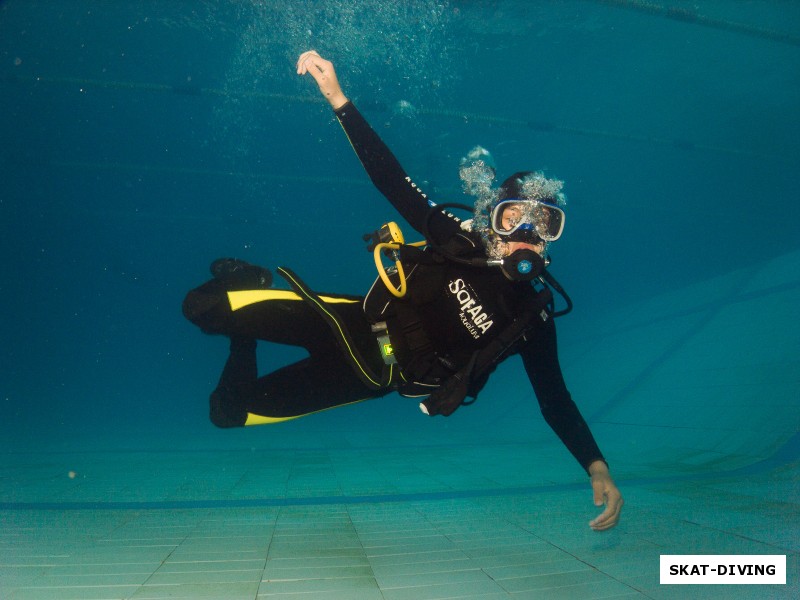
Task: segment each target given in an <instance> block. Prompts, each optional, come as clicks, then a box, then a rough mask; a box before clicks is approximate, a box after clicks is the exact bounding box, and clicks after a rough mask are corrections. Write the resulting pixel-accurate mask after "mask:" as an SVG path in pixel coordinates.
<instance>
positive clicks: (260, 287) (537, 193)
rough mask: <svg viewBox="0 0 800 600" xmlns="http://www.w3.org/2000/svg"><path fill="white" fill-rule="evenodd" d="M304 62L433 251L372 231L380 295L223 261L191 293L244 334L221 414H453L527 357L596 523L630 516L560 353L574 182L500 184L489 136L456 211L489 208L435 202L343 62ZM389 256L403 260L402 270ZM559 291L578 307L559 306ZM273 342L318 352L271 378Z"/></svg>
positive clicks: (536, 178)
mask: <svg viewBox="0 0 800 600" xmlns="http://www.w3.org/2000/svg"><path fill="white" fill-rule="evenodd" d="M297 73H298V75H301V76H302V75H305V74H310V75H311V76H312V77H313V78H314V79H315V81H316V83H317V85H318V86H319V89H320V91H321V92H322V94H323V96H324V97H325V99H326V100H327V101H328V102H329V103H330V105H331V106H332V108H333V110H334V114H335V115H336V117H337V119H338V120H339V123H340V124H341V125H342V128H343V129H344V131H345V134H346V135H347V137H348V139H349V141H350V143H351V145H352V147H353V149H354V150H355V152H356V154H357V156H358V158H359V159H360V161H361V163H362V165H363V166H364V168H365V170H366V172H367V174H368V175H369V177H370V179H371V180H372V182H373V183H374V185H375V186H376V188H377V189H378V190H379V191H380V192H381V193H382V194H383V195H384V196H385V197H386V198H387V199H388V200H389V202H390V203H391V204H392V205H393V206H394V207H395V208H396V209H397V211H398V212H399V213H400V214H401V215H402V216H403V217H404V218H405V219H406V221H407V222H408V223H409V224H410V225H411V226H412V227H413V228H414V229H415V230H417V231H418V232H420V233H421V234H422V235H424V236H425V243H424V244H425V247H424V248H423V247H422V244H406V243H404V240H403V236H402V233H401V232H400V231H399V229H398V228H397V226H396V225H395V224H394V223H389V224H387V225H384V226H383V227H382V228H381V229H380V230H378V231H376V232H375V233H373V234H371V235H368V236H365V241H367V242H370V245H369V248H370V249H371V250H372V251H373V253H374V256H375V261H376V265H377V266H378V270H379V275H380V277H379V278H378V279H376V281H375V283H374V284H373V286H372V287H371V289H370V290H369V292H368V293H367V295H366V296H353V295H342V294H327V293H326V294H319V293H317V292H314V291H313V290H311V289H310V288H309V287H308V286H307V285H306V284H305V283H304V282H303V281H302V280H301V279H300V278H299V277H298V276H297V275H296V274H295V273H293V272H292V271H291V270H290V269H288V268H285V267H278V269H277V272H278V274H279V275H280V276H281V277H282V278H283V279H285V280H286V282H287V283H288V284H289V287H290V288H291V289H289V290H287V289H277V288H273V287H272V279H273V277H272V273H271V272H270V271H269V270H267V269H266V268H263V267H260V266H256V265H252V264H249V263H246V262H244V261H242V260H239V259H235V258H221V259H218V260H216V261H214V262H213V263H212V264H211V274H212V276H213V277H212V279H211V280H209V281H208V282H206V283H204V284H203V285H201V286H200V287H198V288H196V289H194V290H192V291H190V292H189V293H188V294H187V296H186V299H185V300H184V303H183V313H184V315H185V316H186V318H187V319H189V320H190V321H192V322H193V323H194V324H196V325H197V326H198V327H199V328H200V329H201V330H202V331H203V332H205V333H208V334H221V335H224V336H226V337H228V338H230V355H229V357H228V359H227V362H226V363H225V366H224V368H223V371H222V374H221V376H220V379H219V383H218V385H217V387H216V389H215V390H214V391H213V392H212V393H211V396H210V418H211V421H212V422H213V423H214V424H215V425H217V426H219V427H241V426H247V425H258V424H266V423H276V422H280V421H285V420H289V419H294V418H297V417H301V416H304V415H309V414H311V413H315V412H319V411H322V410H326V409H330V408H334V407H338V406H344V405H347V404H352V403H355V402H360V401H363V400H367V399H371V398H378V397H381V396H385V395H387V394H389V393H392V392H395V391H396V392H399V393H400V394H401V395H402V396H405V397H417V398H420V399H421V403H420V409H421V410H422V412H424V413H425V414H428V415H431V416H434V415H444V416H449V415H451V414H452V413H453V412H454V411H455V410H456V409H458V408H459V407H460V406H462V405H465V404H469V403H470V402H472V401H474V399H475V398H476V397H477V395H478V393H479V392H480V390H481V389H482V388H483V386H484V385H485V384H486V382H487V380H488V379H489V376H490V374H491V373H492V371H493V370H494V369H495V368H496V366H497V365H498V364H499V363H500V362H501V361H503V360H505V359H506V358H508V357H509V356H512V355H515V354H518V355H519V356H520V357H521V358H522V364H523V365H524V368H525V371H526V372H527V375H528V377H529V379H530V382H531V385H532V387H533V391H534V393H535V395H536V398H537V400H538V402H539V405H540V408H541V412H542V415H543V416H544V418H545V420H546V422H547V423H548V424H549V425H550V427H551V428H552V429H553V431H554V432H555V433H556V434H557V435H558V437H559V438H560V439H561V441H562V442H563V443H564V445H565V446H566V448H567V449H568V450H569V451H570V452H571V453H572V455H573V456H574V457H575V459H576V460H577V461H578V463H579V464H580V465H581V466H582V467H583V468H584V469H585V470H586V472H587V473H588V475H589V476H590V478H591V487H592V490H593V494H594V503H595V505H596V506H598V507H599V506H602V505H604V504H605V510H604V511H603V512H602V514H600V515H599V516H597V517H596V518H595V519H593V520H592V521H591V522H590V523H589V525H590V527H591V528H592V529H595V530H597V531H602V530H606V529H609V528H611V527H613V526H615V525H616V524H617V522H618V520H619V515H620V511H621V509H622V505H623V499H622V496H621V494H620V492H619V490H618V489H617V487H616V485H615V484H614V481H613V479H612V478H611V475H610V473H609V470H608V465H607V463H606V461H605V458H604V457H603V454H602V453H601V452H600V449H599V448H598V446H597V443H596V442H595V439H594V437H593V435H592V433H591V431H590V430H589V427H588V425H587V424H586V421H585V420H584V418H583V417H582V415H581V413H580V411H579V410H578V408H577V406H576V405H575V403H574V402H573V400H572V398H571V396H570V394H569V392H568V390H567V387H566V384H565V382H564V378H563V375H562V372H561V367H560V365H559V361H558V352H557V345H556V330H555V325H554V320H553V319H554V317H556V316H560V314H563V313H565V312H567V311H568V310H569V309H570V308H571V302H570V300H569V297H568V296H567V295H566V293H565V292H564V290H563V289H562V288H561V286H560V285H559V284H558V282H557V281H556V280H555V279H554V278H553V276H552V275H551V274H550V273H549V272H548V271H547V268H546V265H547V260H546V256H547V248H548V246H549V244H550V243H551V242H554V241H555V240H557V239H558V238H559V237H560V236H561V233H562V231H563V227H564V212H563V210H562V209H561V206H560V205H563V204H564V195H563V193H562V192H561V187H562V182H560V181H558V180H554V179H548V178H546V177H544V175H543V174H541V173H535V172H528V171H525V172H519V173H515V174H514V175H512V176H510V177H509V178H508V179H506V180H505V181H504V182H503V183H502V185H500V186H499V188H493V187H492V181H493V180H494V177H495V171H494V167H493V165H491V164H490V156H489V154H488V152H486V151H485V150H483V149H482V148H476V149H475V150H473V152H471V153H470V155H469V156H468V157H467V159H465V160H464V161H462V165H461V171H460V174H461V177H462V180H463V181H464V187H465V191H467V192H469V193H471V194H472V195H475V196H476V197H477V201H476V202H475V207H474V217H473V218H472V219H470V220H466V221H462V220H460V219H458V218H457V217H455V216H454V215H453V214H452V213H451V212H450V209H455V208H469V209H470V210H473V207H466V206H462V205H454V204H440V205H436V204H434V203H433V202H432V201H430V200H429V199H428V197H427V195H426V194H425V193H424V192H423V191H422V190H421V189H420V188H419V187H418V186H417V185H416V184H415V183H414V181H413V180H412V179H411V178H410V177H409V176H408V175H407V174H406V172H405V171H404V170H403V168H402V166H401V165H400V163H399V162H398V161H397V159H396V158H395V156H394V155H393V154H392V152H391V151H390V150H389V148H388V147H387V146H386V145H385V144H384V142H383V141H382V140H381V139H380V137H379V136H378V135H377V134H376V133H375V131H374V130H373V129H372V128H371V127H370V125H369V124H368V123H367V121H366V120H365V119H364V117H363V116H362V115H361V113H360V112H359V111H358V109H357V108H356V107H355V105H354V104H353V103H352V102H351V101H350V100H348V98H347V97H346V96H345V95H344V93H343V91H342V89H341V86H340V85H339V82H338V80H337V77H336V72H335V70H334V67H333V64H332V63H331V62H330V61H327V60H325V59H323V58H322V57H321V56H320V55H319V54H317V53H316V52H315V51H313V50H312V51H308V52H304V53H303V54H301V55H300V57H299V59H298V62H297ZM384 256H388V257H389V258H390V260H393V261H394V265H393V266H391V267H390V268H388V269H387V268H385V267H383V265H382V258H381V257H384ZM553 290H555V291H556V293H558V294H559V295H561V296H562V297H563V299H564V300H565V301H566V303H567V309H566V310H561V311H556V310H555V302H554V298H553ZM257 340H264V341H268V342H273V343H277V344H287V345H292V346H299V347H302V348H305V349H306V350H307V352H308V357H307V358H304V359H302V360H300V361H298V362H295V363H293V364H290V365H287V366H284V367H282V368H280V369H278V370H276V371H274V372H272V373H269V374H267V375H263V376H259V374H258V369H257V364H256V344H257ZM468 398H470V399H471V400H470V399H468Z"/></svg>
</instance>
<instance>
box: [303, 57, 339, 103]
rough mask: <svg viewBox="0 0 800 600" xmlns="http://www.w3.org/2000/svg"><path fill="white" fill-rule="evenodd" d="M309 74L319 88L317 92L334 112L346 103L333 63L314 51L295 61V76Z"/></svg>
mask: <svg viewBox="0 0 800 600" xmlns="http://www.w3.org/2000/svg"><path fill="white" fill-rule="evenodd" d="M306 73H310V74H311V76H312V77H313V78H314V79H315V80H316V82H317V85H318V86H319V91H320V92H322V95H323V96H325V99H326V100H327V101H328V102H329V103H330V105H331V106H332V107H333V108H334V110H336V109H337V108H341V107H342V106H344V105H345V104H346V103H347V97H346V96H345V95H344V92H342V87H341V86H340V85H339V80H338V79H337V78H336V70H335V69H334V68H333V63H332V62H331V61H329V60H325V59H324V58H322V57H321V56H320V55H319V54H317V52H316V51H315V50H308V51H307V52H303V53H302V54H301V55H300V58H298V59H297V74H298V75H305V74H306Z"/></svg>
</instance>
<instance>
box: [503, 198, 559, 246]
mask: <svg viewBox="0 0 800 600" xmlns="http://www.w3.org/2000/svg"><path fill="white" fill-rule="evenodd" d="M489 223H490V225H491V228H492V231H494V232H495V233H496V234H497V235H499V236H503V237H504V238H505V239H507V240H508V241H515V242H517V241H518V242H528V243H536V242H538V241H545V242H554V241H555V240H557V239H558V238H560V237H561V233H562V232H563V231H564V211H563V210H561V209H560V208H558V207H557V206H553V205H552V204H548V203H547V202H541V201H539V200H527V199H525V198H509V199H507V200H503V201H502V202H498V203H497V205H496V206H495V207H494V208H493V209H492V214H491V217H490V220H489Z"/></svg>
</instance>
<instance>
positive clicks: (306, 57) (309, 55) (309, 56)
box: [297, 50, 322, 75]
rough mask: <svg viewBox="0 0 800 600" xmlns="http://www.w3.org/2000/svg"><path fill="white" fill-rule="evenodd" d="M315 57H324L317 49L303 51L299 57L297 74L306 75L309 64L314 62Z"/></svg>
mask: <svg viewBox="0 0 800 600" xmlns="http://www.w3.org/2000/svg"><path fill="white" fill-rule="evenodd" d="M315 57H316V58H319V59H320V60H322V57H321V56H320V55H319V54H317V51H316V50H308V51H306V52H303V53H302V54H301V55H300V57H299V58H298V59H297V74H298V75H305V74H306V73H308V69H309V65H310V64H313V59H314V58H315Z"/></svg>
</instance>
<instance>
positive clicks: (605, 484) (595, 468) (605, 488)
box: [589, 460, 625, 531]
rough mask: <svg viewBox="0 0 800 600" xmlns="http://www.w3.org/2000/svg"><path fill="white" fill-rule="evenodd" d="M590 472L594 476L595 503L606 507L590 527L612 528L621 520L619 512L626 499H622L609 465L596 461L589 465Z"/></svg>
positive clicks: (600, 529) (597, 529) (595, 528)
mask: <svg viewBox="0 0 800 600" xmlns="http://www.w3.org/2000/svg"><path fill="white" fill-rule="evenodd" d="M589 474H590V475H591V476H592V491H593V492H594V505H595V506H603V504H605V506H606V509H605V510H604V511H603V512H602V513H601V514H600V515H599V516H598V517H597V518H595V519H593V520H592V521H590V522H589V527H591V528H592V529H594V530H595V531H605V530H606V529H611V528H612V527H614V526H615V525H616V524H617V523H618V522H619V514H620V512H621V511H622V505H623V504H625V501H624V500H623V499H622V494H620V492H619V490H618V489H617V486H616V485H614V480H613V479H611V474H610V473H609V472H608V467H607V466H606V464H605V463H604V462H603V461H601V460H598V461H595V462H593V463H592V464H591V465H589Z"/></svg>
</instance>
